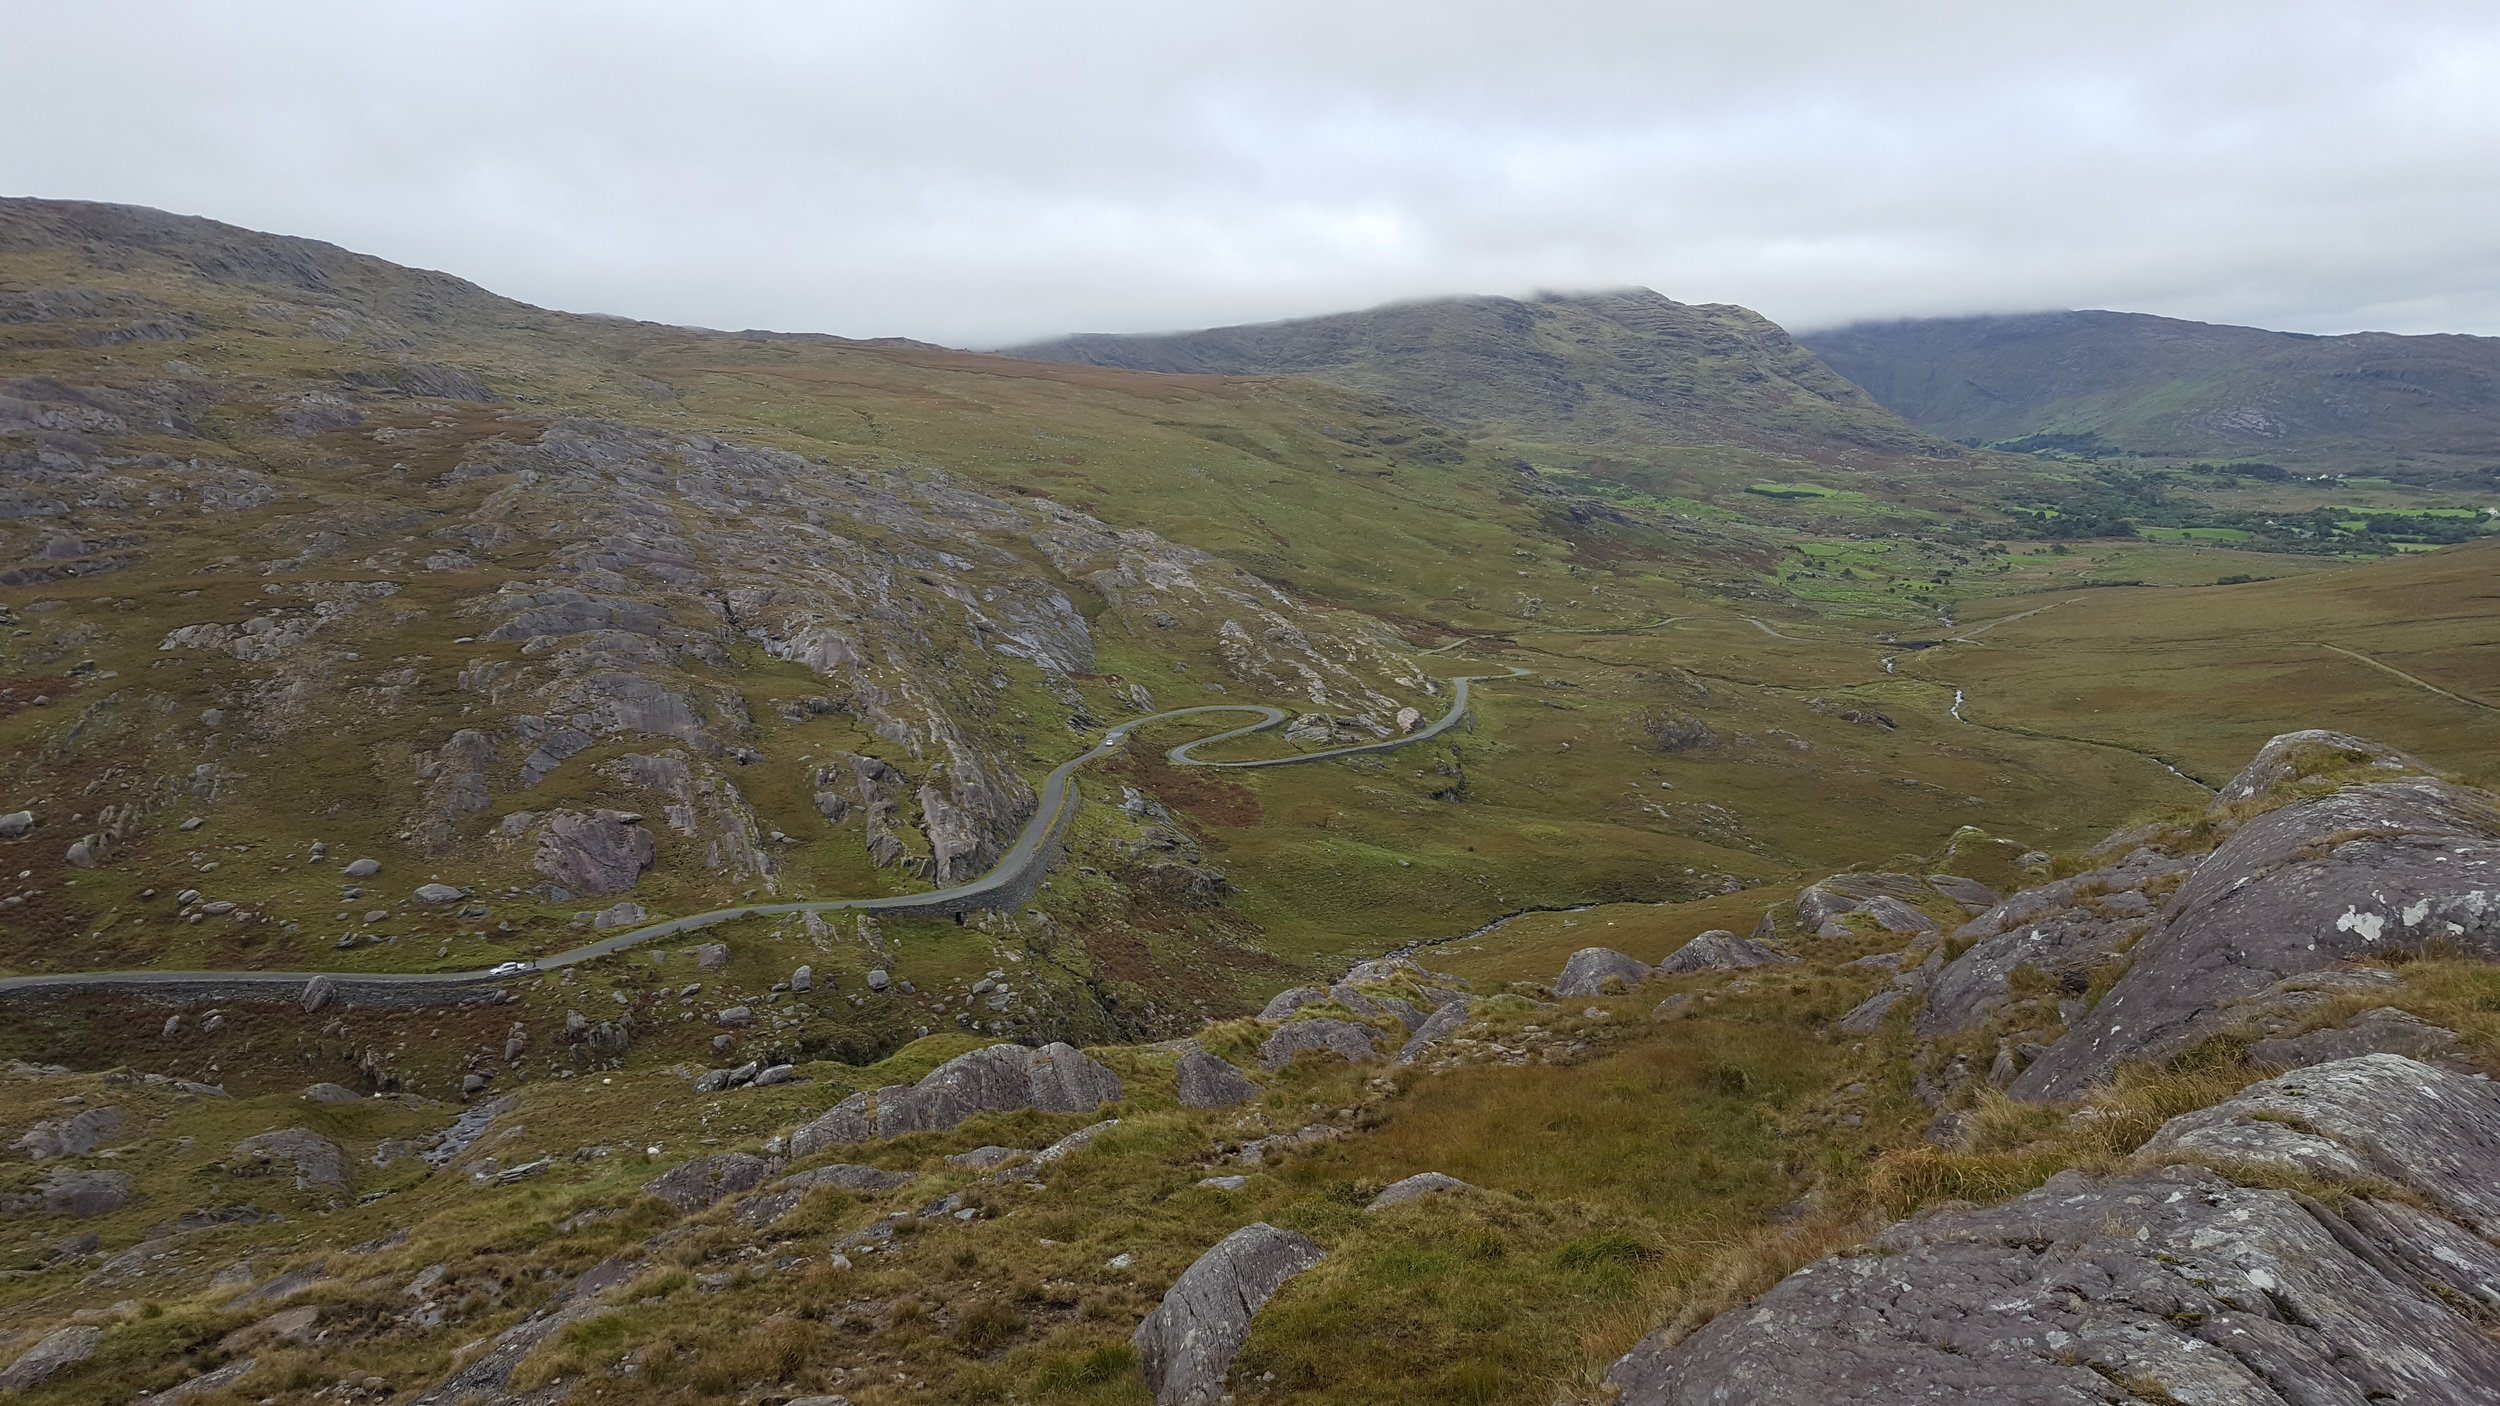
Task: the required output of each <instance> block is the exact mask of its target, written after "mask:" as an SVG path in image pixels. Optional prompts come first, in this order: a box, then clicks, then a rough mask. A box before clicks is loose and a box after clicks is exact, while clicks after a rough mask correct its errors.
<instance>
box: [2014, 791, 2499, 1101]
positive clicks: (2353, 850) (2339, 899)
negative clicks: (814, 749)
mask: <svg viewBox="0 0 2500 1406" xmlns="http://www.w3.org/2000/svg"><path fill="white" fill-rule="evenodd" d="M2164 916H2165V919H2166V921H2165V922H2164V924H2163V925H2162V926H2161V927H2160V929H2159V930H2157V931H2155V932H2154V933H2152V934H2151V935H2149V936H2147V937H2145V938H2144V939H2143V940H2142V941H2141V942H2139V943H2138V944H2137V945H2136V947H2135V950H2134V952H2133V954H2132V960H2131V962H2130V964H2129V966H2128V969H2127V974H2126V975H2125V976H2123V977H2120V978H2119V980H2118V982H2117V984H2116V985H2115V986H2113V987H2112V988H2111V989H2110V992H2109V995H2108V996H2107V997H2106V998H2104V999H2103V1000H2102V1001H2101V1003H2100V1004H2099V1005H2097V1006H2095V1007H2094V1008H2093V1009H2092V1010H2091V1011H2090V1012H2089V1013H2088V1014H2086V1015H2085V1016H2083V1018H2082V1019H2081V1020H2079V1021H2078V1022H2077V1023H2076V1024H2075V1025H2074V1026H2072V1027H2071V1029H2070V1030H2069V1033H2068V1034H2067V1035H2066V1036H2065V1037H2064V1038H2063V1039H2061V1040H2059V1041H2058V1042H2057V1043H2056V1044H2055V1045H2053V1046H2051V1047H2050V1049H2049V1051H2048V1053H2047V1054H2045V1055H2043V1056H2042V1057H2041V1058H2040V1060H2039V1061H2038V1062H2037V1063H2035V1064H2033V1065H2032V1066H2031V1067H2030V1068H2028V1069H2026V1070H2024V1071H2023V1073H2022V1077H2020V1078H2018V1079H2016V1080H2015V1081H2014V1083H2013V1085H2012V1088H2011V1090H2010V1091H2011V1092H2012V1093H2013V1094H2014V1095H2015V1096H2016V1097H2019V1098H2030V1099H2063V1098H2072V1097H2074V1096H2075V1095H2076V1094H2078V1093H2080V1092H2081V1091H2082V1090H2083V1089H2084V1088H2085V1087H2087V1086H2089V1085H2090V1084H2092V1083H2094V1082H2096V1081H2098V1080H2100V1079H2104V1078H2106V1077H2108V1075H2109V1073H2110V1071H2111V1070H2112V1069H2114V1068H2116V1067H2117V1064H2118V1062H2119V1061H2120V1060H2123V1059H2129V1058H2157V1057H2159V1056H2161V1055H2164V1054H2167V1053H2169V1052H2171V1051H2174V1050H2177V1049H2179V1048H2182V1047H2184V1046H2185V1045H2187V1044H2189V1043H2192V1042H2193V1041H2195V1040H2197V1039H2200V1038H2202V1037H2203V1036H2205V1035H2208V1034H2211V1033H2214V1032H2215V1031H2217V1030H2219V1029H2221V1028H2222V1027H2223V1026H2224V1025H2225V1024H2227V1023H2228V1022H2229V1021H2230V1020H2232V1019H2234V1018H2236V1017H2237V1016H2238V1015H2239V1014H2241V1013H2240V1012H2235V1011H2234V1010H2233V1009H2232V1007H2233V1005H2234V1003H2235V1002H2240V1001H2243V1000H2244V999H2245V998H2247V997H2249V996H2251V995H2254V994H2256V993H2258V992H2260V991H2262V990H2264V989H2265V988H2266V987H2267V986H2269V985H2271V984H2273V983H2275V982H2278V981H2280V980H2282V979H2283V978H2285V977H2288V976H2292V975H2295V974H2298V973H2302V972H2310V971H2316V970H2319V969H2321V968H2324V967H2329V966H2333V965H2335V964H2336V963H2338V962H2341V961H2344V960H2347V959H2351V958H2384V957H2387V956H2390V955H2398V954H2403V953H2408V952H2415V951H2419V950H2421V949H2422V948H2423V947H2424V946H2426V945H2428V944H2431V943H2439V944H2442V945H2445V946H2449V947H2454V948H2460V949H2463V950H2465V951H2468V952H2473V953H2477V954H2479V955H2483V956H2486V957H2500V811H2495V810H2494V809H2493V806H2492V803H2491V799H2490V798H2489V797H2487V796H2485V795H2483V794H2481V793H2480V792H2475V791H2469V790H2466V789H2464V788H2462V787H2457V786H2452V785H2449V784H2447V783H2445V782H2441V781H2434V780H2428V779H2421V778H2415V779H2405V780H2393V781H2373V782H2366V783H2362V784H2358V785H2347V786H2344V787H2342V788H2341V789H2339V790H2336V791H2334V792H2333V793H2331V794H2328V795H2323V796H2311V797H2304V798H2301V799H2295V800H2292V801H2289V802H2287V803H2285V804H2283V805H2281V806H2278V807H2277V808H2275V809H2274V810H2271V811H2268V812H2266V813H2265V814H2263V815H2260V816H2258V817H2257V818H2256V819H2254V820H2250V821H2248V822H2247V823H2246V824H2244V825H2242V826H2240V828H2239V829H2238V830H2237V831H2235V832H2234V833H2233V834H2232V835H2231V837H2230V838H2229V839H2227V840H2225V841H2223V843H2222V845H2221V846H2220V847H2219V848H2217V849H2216V850H2215V851H2214V852H2213V853H2212V854H2211V855H2209V856H2207V857H2206V859H2205V861H2204V862H2203V863H2202V864H2200V865H2198V866H2197V868H2196V872H2195V873H2194V874H2192V875H2190V876H2189V877H2188V879H2187V881H2186V882H2185V883H2183V884H2182V885H2180V887H2179V891H2178V892H2177V893H2176V894H2175V895H2173V896H2172V898H2171V900H2170V903H2169V905H2168V908H2167V909H2166V910H2165V915H2164Z"/></svg>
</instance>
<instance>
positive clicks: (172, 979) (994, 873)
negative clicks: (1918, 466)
mask: <svg viewBox="0 0 2500 1406" xmlns="http://www.w3.org/2000/svg"><path fill="white" fill-rule="evenodd" d="M1526 672H1527V670H1525V669H1517V668H1514V669H1512V670H1510V672H1508V673H1506V674H1477V675H1465V676H1461V677H1458V678H1454V679H1451V680H1450V684H1451V695H1450V710H1449V711H1448V712H1446V713H1444V714H1442V715H1441V716H1440V717H1439V718H1438V719H1436V720H1435V721H1434V722H1433V723H1432V724H1431V725H1429V726H1427V727H1423V728H1419V729H1417V730H1416V731H1414V732H1410V733H1407V734H1406V735H1404V736H1402V737H1392V738H1389V739H1386V740H1384V741H1380V742H1365V743H1358V744H1356V745H1354V746H1350V747H1332V748H1329V749H1327V750H1325V751H1319V752H1297V753H1294V754H1292V755H1290V756H1283V757H1261V758H1258V759H1256V760H1251V761H1202V760H1200V759H1199V758H1198V757H1196V756H1195V755H1193V754H1194V753H1195V752H1196V751H1197V750H1198V749H1199V748H1201V747H1211V746H1214V745H1215V744H1217V743H1220V742H1230V741H1233V740H1235V739H1236V738H1242V737H1248V736H1250V735H1252V734H1254V733H1260V732H1265V731H1267V730H1268V729H1269V728H1272V727H1275V726H1277V725H1279V724H1281V723H1283V722H1284V721H1285V720H1286V719H1287V718H1289V717H1291V716H1292V714H1290V713H1288V712H1286V711H1285V710H1284V709H1282V708H1278V707H1275V706H1273V705H1271V704H1266V703H1211V704H1206V705H1202V706H1199V707H1194V708H1173V709H1170V710H1168V711H1166V712H1161V713H1153V714H1149V715H1147V716H1145V717H1142V718H1136V719H1132V720H1130V721H1128V722H1124V723H1121V724H1120V725H1118V726H1117V727H1114V728H1112V729H1111V730H1110V731H1108V732H1105V733H1104V734H1103V736H1102V740H1101V741H1100V742H1097V743H1095V744H1094V745H1093V746H1092V747H1091V748H1089V749H1087V750H1086V751H1085V752H1083V753H1081V754H1079V755H1078V756H1075V757H1073V758H1070V759H1069V760H1067V761H1064V762H1061V763H1060V764H1059V765H1058V766H1056V767H1053V768H1052V769H1051V771H1050V774H1049V775H1048V776H1045V777H1044V778H1042V788H1041V797H1040V801H1039V803H1038V804H1037V805H1035V806H1034V808H1033V817H1032V819H1030V820H1027V821H1026V822H1025V823H1024V828H1023V829H1022V830H1021V831H1019V832H1018V833H1017V835H1016V842H1015V843H1014V844H1013V845H1011V846H1009V847H1008V849H1007V852H1006V853H1005V854H1003V855H1001V856H999V860H998V862H997V863H996V864H994V865H992V866H990V870H989V872H988V873H986V874H983V875H981V876H980V877H979V878H977V879H971V880H967V881H966V882H964V883H960V884H955V885H952V886H950V887H947V888H941V889H932V890H930V891H929V892H927V893H901V894H886V895H882V896H878V897H873V898H818V899H802V900H798V901H795V902H790V903H742V904H739V905H737V906H735V907H731V908H715V909H713V910H711V911H710V912H707V913H690V914H688V915H686V916H685V917H682V918H669V919H665V920H663V921H661V922H657V923H651V924H649V925H647V926H644V927H639V928H634V929H632V930H631V931H628V932H621V933H618V934H616V935H614V936H612V937H606V938H602V939H600V940H599V941H597V942H592V943H588V944H586V945H584V946H581V947H575V948H572V949H570V950H568V951H563V952H558V953H555V954H553V955H552V956H546V957H540V958H538V959H536V961H534V962H532V963H531V964H530V966H529V967H528V968H526V969H523V970H519V971H511V970H503V969H498V968H486V969H483V970H479V971H458V972H357V971H329V972H319V971H286V972H280V971H240V970H238V971H92V972H47V973H44V974H41V975H36V976H13V977H0V999H5V998H7V997H10V996H17V995H31V994H38V993H61V992H76V991H145V990H150V989H163V988H174V989H183V988H198V989H202V990H217V991H228V990H231V991H233V992H235V993H237V994H242V993H244V992H247V991H252V990H255V989H257V990H261V991H264V992H265V991H269V990H278V991H300V990H302V989H304V988H305V987H307V986H308V985H309V984H310V983H311V982H313V981H314V980H315V979H317V978H321V977H327V978H329V979H330V980H331V982H332V983H334V985H335V986H336V987H338V988H339V989H340V990H342V991H347V990H354V991H359V992H365V993H373V994H396V995H399V996H401V997H402V998H406V997H412V996H413V997H421V996H422V995H423V994H424V993H426V992H428V991H444V992H457V991H459V990H462V989H464V988H471V987H482V986H491V985H493V984H495V983H497V982H502V981H510V980H513V979H515V978H517V977H521V976H528V975H531V974H532V973H534V972H543V971H555V970H559V969H561V968H564V967H571V966H578V965H580V964H581V963H583V962H590V961H596V960H598V959H599V958H601V957H606V956H612V955H614V954H615V953H618V952H622V951H625V950H626V949H628V948H631V947H639V946H641V945H642V944H644V943H647V942H655V941H658V940H659V939H661V938H665V937H677V936H681V935H683V934H685V933H690V932H696V931H699V930H701V929H703V928H708V927H712V926H714V925H716V924H720V923H726V922H731V921H734V920H736V919H739V918H747V917H757V916H763V915H769V914H780V913H834V912H862V913H896V912H901V913H912V914H941V913H959V912H964V911H967V910H970V909H974V908H982V907H988V906H991V904H992V901H993V900H996V899H997V898H998V896H999V895H1001V894H1016V893H1020V892H1022V891H1023V889H1024V886H1025V885H1026V884H1027V883H1028V882H1030V881H1032V880H1035V879H1038V878H1039V877H1040V876H1041V874H1042V873H1043V872H1044V871H1046V870H1048V869H1049V867H1050V860H1051V857H1052V856H1051V853H1050V847H1051V845H1052V844H1053V842H1054V841H1056V840H1057V839H1058V837H1059V835H1060V833H1061V831H1062V829H1063V828H1064V826H1065V824H1066V821H1067V819H1068V817H1069V815H1070V814H1071V813H1073V811H1074V809H1075V800H1076V794H1077V793H1076V789H1075V788H1074V787H1073V786H1072V785H1070V782H1071V781H1072V780H1073V779H1074V777H1075V776H1076V772H1077V769H1078V768H1079V767H1082V766H1084V765H1086V764H1087V763H1089V762H1095V761H1099V760H1101V759H1102V758H1104V757H1108V756H1110V755H1112V754H1113V753H1115V752H1117V751H1119V750H1120V749H1121V748H1122V747H1123V746H1125V745H1126V744H1127V743H1128V740H1129V738H1130V737H1131V736H1132V735H1134V734H1135V733H1136V732H1137V730H1138V729H1139V728H1143V727H1150V726H1152V725H1154V724H1156V723H1161V722H1169V721H1172V720H1174V719H1176V718H1194V717H1203V716H1205V715H1207V714H1211V713H1256V714H1258V715H1259V716H1258V721H1256V722H1253V723H1250V724H1248V725H1247V726H1244V727H1237V728H1233V729H1231V730H1229V731H1225V732H1219V733H1216V734H1215V735H1213V736H1211V737H1201V738H1198V739H1196V740H1194V741H1190V742H1184V743H1182V744H1180V745H1179V746H1177V747H1174V748H1172V749H1171V750H1169V751H1167V752H1165V753H1164V757H1165V759H1166V760H1168V761H1170V762H1171V763H1172V765H1174V766H1202V767H1222V768H1227V769H1235V770H1248V769H1252V768H1260V767H1274V766H1298V765H1300V764H1302V763H1304V762H1325V761H1334V760H1336V759H1338V758H1341V757H1356V756H1364V755H1367V754H1370V753H1374V752H1388V751H1394V750H1396V749H1397V748H1400V747H1410V746H1413V745H1414V744H1416V743H1418V742H1428V741H1430V740H1432V739H1433V738H1435V737H1438V736H1440V735H1441V734H1442V733H1445V732H1447V731H1449V730H1450V729H1451V728H1453V727H1456V726H1457V725H1458V723H1459V722H1460V720H1461V719H1463V718H1464V717H1465V716H1466V714H1467V686H1468V685H1469V684H1470V683H1474V682H1479V681H1483V680H1490V679H1503V678H1516V677H1518V676H1520V675H1521V674H1524V673H1526ZM1006 901H1008V902H1013V901H1015V900H1014V899H1013V898H1009V899H1007V900H1006Z"/></svg>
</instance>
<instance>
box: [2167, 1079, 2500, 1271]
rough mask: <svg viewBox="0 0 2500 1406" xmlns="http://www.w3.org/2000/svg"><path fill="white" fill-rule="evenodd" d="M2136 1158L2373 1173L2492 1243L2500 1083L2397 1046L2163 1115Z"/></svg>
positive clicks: (2496, 1217) (2497, 1233)
mask: <svg viewBox="0 0 2500 1406" xmlns="http://www.w3.org/2000/svg"><path fill="white" fill-rule="evenodd" d="M2144 1155H2146V1156H2148V1157H2164V1158H2175V1159H2179V1160H2196V1161H2212V1162H2216V1163H2218V1164H2221V1165H2228V1166H2241V1167H2275V1168H2281V1169H2283V1170H2286V1171H2297V1172H2304V1173H2307V1174H2308V1175H2310V1176H2313V1177H2317V1178H2320V1179H2322V1180H2327V1181H2349V1180H2359V1179H2362V1178H2365V1177H2374V1178H2378V1179H2381V1180H2385V1181H2390V1182H2394V1183H2396V1184H2397V1185H2399V1186H2404V1187H2408V1188H2410V1189H2411V1190H2412V1191H2414V1192H2415V1193H2416V1194H2418V1195H2420V1196H2421V1197H2422V1198H2423V1199H2425V1200H2427V1201H2428V1202H2430V1203H2431V1205H2433V1206H2434V1207H2436V1208H2438V1209H2439V1210H2440V1211H2443V1212H2445V1213H2446V1214H2448V1215H2451V1216H2454V1217H2456V1218H2457V1219H2458V1220H2460V1221H2462V1222H2464V1223H2465V1224H2466V1225H2467V1226H2469V1227H2471V1228H2472V1229H2474V1230H2475V1231H2477V1232H2479V1233H2480V1234H2482V1236H2483V1237H2484V1238H2486V1239H2489V1240H2492V1241H2494V1242H2495V1243H2496V1244H2500V1175H2495V1173H2500V1088H2495V1087H2494V1086H2493V1085H2492V1083H2491V1081H2490V1080H2488V1079H2477V1078H2471V1077H2468V1076H2466V1075H2463V1074H2458V1073H2454V1072H2452V1071H2449V1070H2446V1069H2438V1068H2434V1067H2432V1066H2430V1065H2427V1064H2422V1063H2419V1062H2417V1061H2415V1060H2410V1059H2407V1058H2405V1057H2404V1056H2403V1055H2396V1054H2370V1055H2362V1056H2359V1057H2357V1058H2354V1059H2343V1060H2337V1061H2335V1062H2333V1063H2330V1064H2321V1065H2317V1066H2315V1067H2313V1068H2309V1069H2303V1070H2299V1071H2297V1072H2295V1073H2291V1074H2286V1075H2283V1076H2282V1077H2280V1078H2276V1079H2268V1080H2266V1081H2265V1082H2264V1083H2261V1084H2251V1085H2249V1086H2248V1087H2247V1088H2245V1089H2242V1090H2240V1091H2239V1092H2238V1093H2236V1094H2233V1095H2232V1096H2231V1097H2229V1098H2227V1099H2224V1100H2223V1101H2222V1102H2220V1103H2218V1104H2215V1105H2214V1106H2213V1107H2211V1108H2205V1109H2199V1110H2197V1111H2196V1112H2194V1113H2183V1114H2181V1115H2179V1116H2178V1117H2176V1118H2173V1119H2171V1120H2170V1121H2169V1122H2168V1123H2165V1124H2163V1125H2162V1129H2161V1131H2160V1132H2158V1133H2155V1134H2154V1135H2153V1139H2152V1141H2150V1142H2147V1143H2146V1144H2144Z"/></svg>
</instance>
